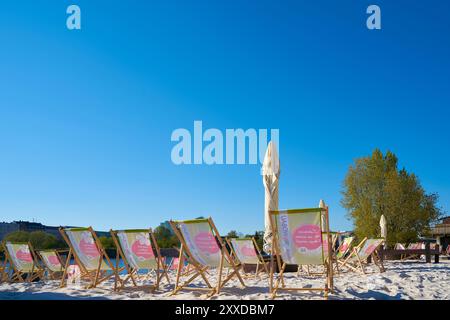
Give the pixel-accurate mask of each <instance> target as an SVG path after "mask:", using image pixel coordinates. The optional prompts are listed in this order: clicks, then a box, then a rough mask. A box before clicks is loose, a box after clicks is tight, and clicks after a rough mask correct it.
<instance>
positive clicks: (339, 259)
mask: <svg viewBox="0 0 450 320" xmlns="http://www.w3.org/2000/svg"><path fill="white" fill-rule="evenodd" d="M347 238H351V241H350V242H349V243H348V248H347V250H345V252H344V253H343V254H342V256H341V257H338V256H337V255H338V253H339V252H340V249H341V246H343V245H344V243H345V239H347ZM353 241H355V237H354V236H350V237H345V238H344V240H343V241H342V243H341V244H340V245H339V248H338V249H337V250H336V251H334V255H333V260H334V263H335V264H334V266H335V267H334V270H336V272H337V273H338V274H339V273H340V272H341V271H340V269H339V264H340V263H341V262H343V261H344V260H345V257H346V256H347V255H348V254H349V252H350V251H352V250H353V249H352V245H353Z"/></svg>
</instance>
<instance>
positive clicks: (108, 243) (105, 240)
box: [98, 236, 116, 249]
mask: <svg viewBox="0 0 450 320" xmlns="http://www.w3.org/2000/svg"><path fill="white" fill-rule="evenodd" d="M98 240H100V243H101V244H102V246H103V248H105V249H115V248H116V246H115V244H114V240H113V239H112V238H111V237H106V236H101V237H99V238H98Z"/></svg>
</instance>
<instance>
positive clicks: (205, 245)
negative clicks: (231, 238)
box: [194, 232, 220, 254]
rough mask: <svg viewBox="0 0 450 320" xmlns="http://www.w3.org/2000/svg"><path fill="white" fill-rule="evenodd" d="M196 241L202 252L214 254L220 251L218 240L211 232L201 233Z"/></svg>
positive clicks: (196, 237)
mask: <svg viewBox="0 0 450 320" xmlns="http://www.w3.org/2000/svg"><path fill="white" fill-rule="evenodd" d="M194 241H195V244H196V245H197V247H199V249H200V250H201V251H205V252H207V253H210V254H214V253H217V252H219V250H220V249H219V246H218V245H217V242H216V238H214V236H213V235H212V234H211V233H209V232H200V233H199V234H197V235H196V236H195V238H194Z"/></svg>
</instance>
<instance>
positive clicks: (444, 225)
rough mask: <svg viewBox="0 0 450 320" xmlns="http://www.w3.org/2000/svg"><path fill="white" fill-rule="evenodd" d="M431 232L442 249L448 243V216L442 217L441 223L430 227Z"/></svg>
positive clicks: (449, 241)
mask: <svg viewBox="0 0 450 320" xmlns="http://www.w3.org/2000/svg"><path fill="white" fill-rule="evenodd" d="M431 234H432V235H433V237H434V238H435V239H436V242H437V244H439V246H440V247H441V248H442V249H446V248H447V246H448V245H450V216H448V217H445V218H442V219H441V223H438V224H436V225H435V226H434V227H432V228H431Z"/></svg>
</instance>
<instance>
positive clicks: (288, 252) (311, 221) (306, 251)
mask: <svg viewBox="0 0 450 320" xmlns="http://www.w3.org/2000/svg"><path fill="white" fill-rule="evenodd" d="M269 215H270V225H271V230H272V234H273V239H272V241H273V243H272V254H271V266H272V268H271V270H270V279H269V290H270V293H271V295H272V299H274V298H275V297H276V295H277V293H278V292H279V291H283V290H286V291H319V292H323V293H324V297H325V299H327V298H328V294H329V292H330V291H331V290H332V286H333V268H332V255H331V243H332V239H331V233H330V231H329V229H328V227H327V226H328V225H329V223H328V221H329V220H328V207H325V208H310V209H294V210H282V211H269ZM322 215H324V218H323V220H324V221H326V226H322ZM323 233H325V234H326V236H327V242H326V243H327V246H328V248H327V249H326V250H325V249H324V241H323ZM275 259H276V264H277V266H278V277H277V278H275V272H274V269H275V268H274V267H275V261H274V260H275ZM288 264H296V265H311V266H324V268H325V270H326V271H325V283H324V285H323V287H302V288H298V287H297V288H295V287H287V286H286V284H285V281H284V271H285V269H286V265H288Z"/></svg>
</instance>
